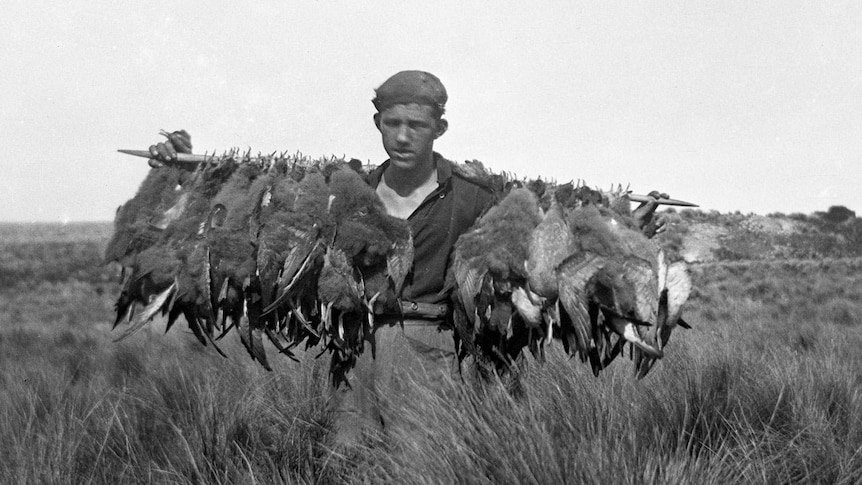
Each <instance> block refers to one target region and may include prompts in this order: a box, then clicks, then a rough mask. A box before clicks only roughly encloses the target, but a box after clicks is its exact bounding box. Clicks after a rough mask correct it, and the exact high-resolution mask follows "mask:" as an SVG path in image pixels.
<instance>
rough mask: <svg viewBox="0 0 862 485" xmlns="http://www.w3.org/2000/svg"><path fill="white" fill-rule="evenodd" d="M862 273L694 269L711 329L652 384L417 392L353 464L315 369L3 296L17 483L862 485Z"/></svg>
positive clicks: (5, 479) (554, 366)
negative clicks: (121, 336) (264, 364)
mask: <svg viewBox="0 0 862 485" xmlns="http://www.w3.org/2000/svg"><path fill="white" fill-rule="evenodd" d="M77 264H78V263H72V264H71V266H75V265H77ZM44 267H47V266H44ZM860 267H862V262H860V261H858V260H843V261H793V262H775V263H765V262H759V263H732V264H717V265H708V266H707V265H703V266H697V267H695V268H694V281H695V287H696V291H695V294H694V296H693V297H692V299H691V301H690V306H689V308H688V310H687V319H688V321H689V322H690V323H692V324H693V325H694V327H695V328H694V329H693V330H691V331H685V330H682V329H678V330H676V331H675V332H674V334H673V337H672V339H671V343H670V346H669V348H668V355H667V357H666V358H665V359H664V360H663V361H662V362H660V363H659V364H658V365H657V367H656V368H655V369H654V370H653V371H652V372H651V373H650V375H649V376H648V377H647V378H646V379H644V380H642V381H636V380H635V379H634V377H633V365H632V364H631V362H629V361H627V359H624V358H623V359H619V360H618V361H617V362H615V363H614V365H613V366H611V368H610V369H609V370H608V371H607V372H605V373H603V374H602V376H601V377H600V378H594V377H593V376H592V374H591V373H590V371H589V369H588V367H587V366H585V365H583V364H581V363H580V362H577V361H576V360H575V361H573V360H569V359H567V358H566V357H565V356H564V355H563V353H562V352H561V351H560V349H555V348H550V349H549V352H548V358H547V361H546V362H545V363H538V362H535V361H533V360H532V359H531V358H525V359H524V362H523V363H522V365H521V367H520V369H519V374H518V375H517V376H515V377H510V378H507V379H506V380H505V381H496V382H485V383H480V382H475V381H474V380H473V379H472V378H471V377H470V376H469V375H467V376H466V382H460V381H455V380H450V381H447V382H445V383H444V384H443V385H442V386H440V387H439V388H436V389H428V388H422V387H419V386H415V385H414V386H413V387H412V388H411V389H410V390H409V391H410V392H408V393H406V394H405V395H404V396H403V397H397V398H393V399H392V401H391V403H390V405H392V406H396V408H397V409H399V410H401V413H400V415H401V421H402V422H401V423H400V425H399V427H398V428H397V429H396V430H395V431H394V432H392V433H391V434H389V435H387V436H378V437H368V439H367V440H366V441H365V442H364V443H363V444H361V445H358V446H356V447H354V448H350V449H333V444H332V430H331V416H329V415H328V414H327V412H326V409H325V406H324V401H325V398H326V392H327V385H326V369H327V367H328V363H327V362H326V361H325V359H320V360H315V359H314V358H313V353H312V352H309V355H301V356H300V357H301V363H298V364H297V363H294V362H290V361H288V360H287V359H273V361H274V364H275V366H276V370H275V372H272V373H267V372H265V371H263V370H262V369H260V368H259V367H258V366H257V365H256V364H254V363H252V362H250V361H249V360H248V358H247V356H246V355H245V350H244V349H243V348H242V347H241V346H240V345H239V344H238V343H237V342H234V341H233V340H232V339H230V337H229V338H228V339H226V340H231V341H229V342H222V343H221V345H222V346H223V348H224V350H225V351H226V352H227V353H228V354H229V355H230V358H229V359H223V358H221V357H219V356H218V355H217V354H216V353H215V352H214V351H213V350H212V349H211V348H204V347H202V346H200V345H199V344H197V343H196V342H195V341H194V339H193V337H192V336H190V335H187V334H186V333H183V332H182V331H181V330H180V329H179V328H177V329H174V330H172V331H171V333H170V334H168V335H166V336H161V335H159V333H160V330H161V329H160V328H158V325H155V328H154V329H153V331H146V330H145V331H143V332H141V333H139V334H138V335H136V336H135V337H133V338H131V339H129V340H128V341H124V342H123V343H121V344H115V343H113V342H111V340H110V338H111V334H110V332H109V325H108V322H109V320H110V319H111V311H110V310H111V308H110V307H111V304H112V296H113V295H115V294H116V288H115V287H111V286H110V285H112V284H115V283H111V282H110V281H108V282H100V281H95V282H88V281H83V280H80V279H77V278H66V279H65V280H64V279H63V278H61V277H58V278H56V280H54V281H43V282H38V281H30V282H27V283H26V284H25V285H23V286H22V285H19V284H16V286H14V287H11V288H10V287H4V288H0V369H2V371H0V483H363V482H368V483H417V484H424V483H429V484H430V483H435V484H436V483H471V484H472V483H478V484H483V483H484V484H490V483H513V484H514V483H519V484H520V483H528V484H529V483H622V484H629V483H630V484H642V483H706V484H709V483H715V484H719V483H722V484H724V483H838V484H855V483H862V352H860V351H859V348H860V345H862V318H860V315H862V285H860V281H862V276H860V274H862V272H860V271H859V270H860ZM100 288H101V290H100ZM34 289H37V290H39V291H34Z"/></svg>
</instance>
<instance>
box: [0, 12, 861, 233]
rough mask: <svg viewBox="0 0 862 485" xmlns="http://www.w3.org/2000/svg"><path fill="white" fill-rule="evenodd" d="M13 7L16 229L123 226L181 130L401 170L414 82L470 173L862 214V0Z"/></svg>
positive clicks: (0, 27) (9, 35) (7, 137)
mask: <svg viewBox="0 0 862 485" xmlns="http://www.w3.org/2000/svg"><path fill="white" fill-rule="evenodd" d="M246 3H247V5H246ZM3 5H4V6H3V14H2V17H0V66H2V68H0V147H2V149H3V151H4V156H3V157H2V161H0V182H2V186H0V221H79V220H111V219H112V218H113V216H114V211H115V210H116V208H117V206H118V205H120V204H122V203H123V202H124V201H126V200H127V199H129V198H131V197H132V196H133V195H134V193H135V191H136V190H137V187H138V185H139V184H140V182H141V180H143V178H144V176H145V174H146V171H147V170H148V167H147V164H146V161H145V160H144V159H137V158H134V157H129V156H126V155H120V154H118V153H116V149H118V148H132V149H145V148H146V147H147V146H149V145H150V144H152V143H155V142H157V141H159V140H160V137H159V135H158V132H159V130H160V129H166V130H175V129H179V128H185V129H187V130H188V131H189V132H190V133H191V134H192V141H193V142H194V146H195V152H200V153H203V152H205V151H209V152H212V151H214V150H217V151H221V150H223V149H227V148H230V147H234V146H238V147H242V148H249V147H250V148H251V149H252V150H253V151H255V152H257V151H260V152H264V153H267V152H272V151H275V150H279V151H283V150H286V151H290V152H295V151H300V152H302V153H305V154H307V155H311V156H320V155H330V154H335V155H346V156H348V157H355V158H359V159H361V160H363V161H369V162H373V163H378V162H380V161H382V160H384V159H385V152H384V151H383V149H382V147H381V145H380V139H379V135H378V133H377V131H376V130H375V128H374V125H373V123H372V115H373V106H372V105H371V102H370V99H371V98H372V97H373V95H374V93H373V90H374V88H375V87H377V86H378V85H380V83H382V82H383V81H384V80H385V79H386V78H387V77H388V76H389V75H391V74H394V73H395V72H397V71H400V70H404V69H422V70H427V71H430V72H433V73H434V74H436V75H437V76H438V77H440V79H441V80H442V81H443V83H444V84H445V85H446V87H447V89H448V91H449V104H448V106H447V110H448V113H447V118H448V119H449V124H450V129H449V131H448V132H447V133H446V134H445V135H444V136H443V137H442V138H440V139H439V140H438V141H437V143H436V145H435V148H436V149H437V151H439V152H441V153H442V154H443V155H444V156H446V157H447V158H450V159H453V160H457V161H463V160H466V159H479V160H482V161H483V162H485V164H486V165H488V166H490V167H491V168H493V169H496V170H507V171H512V172H515V173H517V174H518V175H521V176H529V177H533V176H537V175H541V176H544V177H553V178H556V179H557V180H560V181H567V180H570V179H582V180H586V181H587V183H589V184H590V185H596V186H600V187H604V188H607V187H608V186H610V184H611V183H622V184H630V186H631V188H632V189H633V190H634V191H636V192H642V193H645V192H648V191H649V190H651V189H661V190H663V191H665V192H668V193H670V194H671V195H672V196H674V197H677V198H680V199H685V200H690V201H693V202H697V203H700V204H701V206H702V207H703V208H705V209H716V210H720V211H722V212H727V211H735V210H740V211H742V212H744V213H748V212H755V213H759V214H767V213H770V212H776V211H781V212H785V213H790V212H803V213H811V212H813V211H816V210H825V209H826V208H828V207H829V206H830V205H845V206H847V207H849V208H850V209H853V210H855V211H857V212H859V213H862V190H860V187H859V185H860V183H862V164H860V162H862V3H860V2H846V3H842V2H788V1H771V2H751V1H743V2H716V1H709V2H692V1H679V2H643V1H639V2H588V3H585V2H571V1H559V2H528V1H520V2H509V1H485V2H464V1H446V2H440V1H435V2H421V3H420V2H404V1H391V2H389V1H387V2H381V1H374V2H361V1H355V0H354V1H324V0H320V1H302V2H298V1H290V2H288V1H284V0H280V1H269V2H263V1H259V2H236V1H231V2H219V1H209V2H160V1H151V2H146V3H144V2H117V1H110V2H108V1H103V0H87V1H68V2H40V1H32V0H28V1H24V0H6V1H5V2H4V4H3Z"/></svg>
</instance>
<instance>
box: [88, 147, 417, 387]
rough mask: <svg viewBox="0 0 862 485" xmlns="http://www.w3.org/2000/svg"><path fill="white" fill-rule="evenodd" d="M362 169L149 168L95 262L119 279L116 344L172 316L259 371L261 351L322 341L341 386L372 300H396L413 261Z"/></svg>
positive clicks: (313, 163)
mask: <svg viewBox="0 0 862 485" xmlns="http://www.w3.org/2000/svg"><path fill="white" fill-rule="evenodd" d="M362 168H363V167H362V166H361V164H360V163H357V162H356V161H351V162H350V163H348V162H346V161H345V160H342V159H336V158H332V159H320V160H311V159H308V158H305V157H301V156H286V155H283V154H282V155H280V156H276V155H274V154H273V155H271V156H268V157H266V156H258V157H254V158H252V157H250V156H248V154H246V155H245V156H239V155H237V154H236V153H229V154H225V155H223V156H221V157H211V158H209V159H206V160H201V161H199V162H198V163H196V164H177V165H175V166H171V165H169V166H166V167H161V168H154V169H152V170H151V171H150V173H149V174H148V175H147V177H146V179H145V180H144V182H143V183H142V184H141V186H140V188H139V190H138V193H137V194H136V195H135V197H134V198H133V199H131V200H130V201H129V202H127V203H126V204H124V205H123V206H121V207H120V209H119V210H118V212H117V218H116V220H115V228H114V235H113V237H112V239H111V241H110V243H109V245H108V247H107V249H106V253H105V259H106V260H107V261H111V262H116V263H119V264H120V265H121V266H122V268H123V271H122V274H123V277H122V280H123V281H122V290H121V293H120V296H119V298H118V301H117V304H116V310H117V318H116V321H115V325H114V326H115V327H116V326H117V325H119V324H120V323H122V322H127V323H128V327H127V328H126V329H125V330H124V331H123V332H122V333H121V334H120V335H119V337H118V339H117V340H122V339H125V338H128V337H129V336H130V335H132V334H134V333H135V332H137V331H138V330H140V329H141V328H142V327H144V326H145V325H146V324H147V322H149V321H151V320H152V319H153V318H155V317H156V316H158V315H162V316H167V319H168V322H167V328H168V329H170V328H171V327H172V326H173V324H174V323H175V322H176V321H177V320H178V318H179V317H183V318H184V319H185V320H186V322H187V324H188V326H189V328H190V330H191V331H192V332H193V333H194V334H195V335H196V336H197V338H198V340H199V341H200V342H201V343H202V344H204V345H207V344H208V343H211V344H213V345H214V346H216V349H218V346H217V341H218V340H220V339H221V338H223V337H225V335H227V334H229V333H231V331H233V332H234V333H237V334H239V337H240V340H241V341H242V343H243V345H244V346H245V348H246V349H247V350H248V353H249V355H250V356H251V357H252V358H253V359H254V360H256V361H257V362H259V363H260V364H261V365H262V366H264V367H265V368H267V369H271V366H270V363H269V359H268V357H267V351H266V346H265V344H264V341H265V340H266V341H269V342H270V343H271V344H272V346H273V347H274V348H275V349H276V350H277V351H278V352H279V353H282V354H285V355H287V356H288V357H292V352H291V351H292V349H295V348H296V347H297V346H299V345H303V344H304V345H305V346H306V347H308V346H312V345H316V344H318V343H320V342H321V341H322V342H323V347H324V348H325V349H326V350H328V351H330V353H331V354H332V373H333V375H334V376H335V382H336V383H338V382H343V381H344V380H345V379H346V373H347V371H348V370H349V369H350V367H351V366H352V365H353V364H354V363H355V360H356V357H357V356H358V355H359V354H360V353H361V352H363V351H364V350H365V348H366V347H367V346H369V344H370V347H371V350H372V351H373V347H374V343H373V333H372V331H371V330H372V329H373V326H374V317H373V307H374V303H375V301H378V300H397V298H398V295H399V294H400V291H401V286H402V285H403V282H404V279H405V278H406V274H407V271H408V270H409V268H410V266H411V264H412V257H413V256H412V255H413V253H412V251H413V245H412V238H411V235H410V230H409V226H408V225H407V222H406V221H404V220H401V219H397V218H395V217H391V216H389V215H387V214H386V210H385V208H384V206H383V204H382V202H381V201H380V200H379V199H378V198H377V196H376V194H375V192H374V190H373V189H372V188H371V187H370V186H369V185H368V184H367V183H366V182H365V176H364V173H362ZM139 306H143V309H142V310H140V311H137V308H138V307H139ZM219 352H221V351H220V350H219Z"/></svg>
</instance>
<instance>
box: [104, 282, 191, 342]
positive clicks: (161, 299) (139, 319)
mask: <svg viewBox="0 0 862 485" xmlns="http://www.w3.org/2000/svg"><path fill="white" fill-rule="evenodd" d="M176 291H177V282H176V281H174V282H173V283H171V285H170V286H168V288H167V289H166V290H164V291H163V292H161V293H159V294H158V295H156V297H155V298H153V299H152V300H151V301H150V303H148V304H147V306H146V307H144V310H143V311H142V312H141V313H138V314H137V315H136V316H135V317H134V319H133V320H132V322H131V323H130V324H129V327H128V328H127V329H126V330H125V331H124V332H123V333H121V334H120V335H119V336H118V337H117V338H115V339H114V342H120V341H122V340H125V339H126V338H128V337H129V336H131V335H133V334H134V333H135V332H137V331H138V330H140V329H142V328H143V327H144V325H146V324H147V322H149V321H150V320H152V319H153V317H155V316H156V314H157V313H158V312H159V311H160V310H161V309H162V307H163V306H164V305H165V304H166V303H167V302H168V300H170V298H171V297H172V296H173V295H174V293H175V292H176Z"/></svg>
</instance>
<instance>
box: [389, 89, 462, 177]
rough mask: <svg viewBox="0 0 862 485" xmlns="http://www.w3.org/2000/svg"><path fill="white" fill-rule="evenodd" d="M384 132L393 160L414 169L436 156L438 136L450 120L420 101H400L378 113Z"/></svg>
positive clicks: (399, 164)
mask: <svg viewBox="0 0 862 485" xmlns="http://www.w3.org/2000/svg"><path fill="white" fill-rule="evenodd" d="M374 123H375V124H376V125H377V129H378V130H380V134H381V135H382V136H383V148H384V149H385V150H386V154H387V155H389V160H390V163H391V164H392V165H394V166H396V167H398V168H401V169H412V168H415V167H417V166H419V165H420V164H423V163H430V162H431V160H433V157H432V151H433V149H434V140H436V139H437V138H438V137H439V136H440V135H442V134H443V133H445V132H446V128H447V126H448V125H447V123H446V120H443V119H438V118H436V117H435V116H434V108H432V107H431V106H426V105H420V104H415V103H413V104H396V105H394V106H392V107H390V108H387V109H385V110H384V111H382V112H380V113H377V114H376V115H374Z"/></svg>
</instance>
